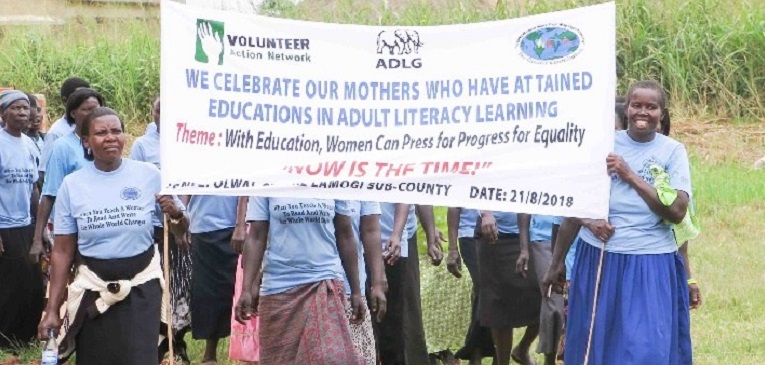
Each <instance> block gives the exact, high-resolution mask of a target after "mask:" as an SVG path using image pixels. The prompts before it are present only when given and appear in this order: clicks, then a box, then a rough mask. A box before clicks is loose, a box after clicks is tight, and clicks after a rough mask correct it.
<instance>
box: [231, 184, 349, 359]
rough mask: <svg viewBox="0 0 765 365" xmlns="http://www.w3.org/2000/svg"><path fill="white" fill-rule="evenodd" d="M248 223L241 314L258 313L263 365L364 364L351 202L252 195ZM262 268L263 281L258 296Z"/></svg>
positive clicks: (241, 318) (245, 317) (238, 311)
mask: <svg viewBox="0 0 765 365" xmlns="http://www.w3.org/2000/svg"><path fill="white" fill-rule="evenodd" d="M247 221H248V222H249V223H250V230H249V232H248V235H247V239H246V240H245V249H244V257H243V259H244V260H243V265H244V280H243V283H242V295H241V297H240V298H239V302H238V303H237V306H236V317H237V320H238V321H240V322H244V321H245V320H248V319H249V318H250V316H251V315H252V314H253V312H255V311H257V313H258V319H259V320H260V322H259V328H258V331H259V337H260V364H261V365H270V364H275V365H276V364H309V363H310V364H314V365H361V364H363V360H362V358H361V356H360V354H359V353H358V352H357V351H356V350H355V348H354V346H353V341H352V339H351V333H350V326H349V325H350V323H356V324H357V323H360V322H361V321H362V320H363V314H364V313H363V312H364V305H363V301H362V293H361V287H360V284H359V272H358V257H357V248H356V239H355V237H354V233H353V228H352V223H351V209H350V204H349V203H348V202H347V201H342V200H329V199H296V198H264V197H251V198H250V201H249V203H248V207H247ZM341 262H342V265H341ZM261 267H262V269H263V278H262V283H261V284H260V285H259V291H255V290H254V289H253V285H255V286H256V287H257V283H256V276H257V274H258V272H260V270H261ZM346 277H347V278H348V279H347V280H348V281H349V282H350V289H351V294H350V301H351V307H352V310H351V312H352V315H351V318H350V323H349V319H348V317H347V316H346V306H347V304H346V303H347V302H346V293H345V289H344V284H343V281H344V280H345V278H346Z"/></svg>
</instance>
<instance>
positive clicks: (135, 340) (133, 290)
mask: <svg viewBox="0 0 765 365" xmlns="http://www.w3.org/2000/svg"><path fill="white" fill-rule="evenodd" d="M123 130H124V125H123V123H122V121H121V120H120V118H119V117H118V116H117V113H116V112H114V111H113V110H111V109H109V108H104V107H99V108H96V109H95V110H93V112H92V113H91V114H90V115H88V116H87V117H86V118H85V119H84V120H83V121H82V125H81V133H82V143H83V147H84V149H85V158H86V159H87V160H88V161H89V162H88V163H87V164H86V165H85V166H84V167H83V168H82V169H80V170H78V171H76V172H74V173H72V174H70V175H68V176H67V177H66V178H64V181H63V183H62V184H61V189H60V190H59V194H58V198H57V200H56V218H55V226H56V232H55V234H56V236H55V245H54V246H53V253H52V259H51V266H52V274H51V283H50V299H49V301H48V306H47V311H46V314H45V317H44V318H43V320H42V321H41V322H40V325H39V326H38V336H39V337H40V338H41V339H46V338H47V337H48V333H49V331H51V330H52V331H54V332H55V331H58V330H59V328H60V327H61V325H62V320H61V317H60V315H59V307H60V306H61V303H62V300H63V299H64V296H65V293H64V290H65V288H66V285H67V283H68V282H69V276H70V267H71V265H72V264H73V263H74V264H75V266H76V269H75V276H74V280H73V281H72V283H71V284H69V290H68V293H67V294H68V295H67V301H68V303H67V304H68V305H67V307H68V308H67V310H68V316H69V321H70V323H69V330H68V332H67V334H66V337H65V338H64V339H63V340H62V342H61V351H60V357H62V358H64V359H65V358H66V357H68V356H69V355H71V350H72V349H76V351H77V363H78V364H128V365H146V364H155V363H156V361H157V357H158V354H157V343H158V340H159V338H160V318H161V315H160V314H161V311H160V308H161V303H162V286H163V277H162V269H161V267H160V262H159V254H158V253H157V248H156V246H155V245H154V242H153V240H152V235H153V233H154V229H153V227H152V217H153V216H154V215H156V214H159V211H157V203H159V205H160V206H161V211H162V212H163V213H165V214H168V216H169V221H170V223H171V227H170V228H171V229H173V230H174V231H176V232H177V233H183V231H184V230H185V228H186V226H187V224H188V220H187V219H186V217H185V214H184V212H183V210H182V205H180V204H179V203H178V202H176V201H175V200H174V199H173V198H172V197H170V196H161V197H160V196H159V195H158V194H159V192H160V188H161V184H160V175H159V170H158V169H157V168H156V167H155V166H154V165H152V164H149V163H146V162H140V161H134V160H131V159H123V158H122V151H123V148H124V146H125V135H124V133H123Z"/></svg>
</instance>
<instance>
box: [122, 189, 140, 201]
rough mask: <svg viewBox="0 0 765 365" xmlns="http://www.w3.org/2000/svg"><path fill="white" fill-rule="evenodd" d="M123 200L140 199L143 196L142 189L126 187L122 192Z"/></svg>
mask: <svg viewBox="0 0 765 365" xmlns="http://www.w3.org/2000/svg"><path fill="white" fill-rule="evenodd" d="M120 197H122V200H138V198H140V197H141V190H139V189H138V188H131V187H125V188H122V192H121V193H120Z"/></svg>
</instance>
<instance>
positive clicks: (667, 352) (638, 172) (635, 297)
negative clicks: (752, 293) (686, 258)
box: [544, 81, 693, 365]
mask: <svg viewBox="0 0 765 365" xmlns="http://www.w3.org/2000/svg"><path fill="white" fill-rule="evenodd" d="M666 100H667V97H666V94H665V93H664V90H663V89H662V87H661V86H660V85H659V84H658V83H656V82H652V81H641V82H637V83H635V84H633V85H631V86H630V89H629V92H628V93H627V100H626V107H627V111H626V113H627V120H628V128H627V130H626V131H620V132H617V133H616V138H615V145H614V153H612V154H609V156H608V158H607V159H606V164H607V167H608V173H609V174H610V176H611V199H610V205H609V214H608V220H594V221H589V222H588V224H587V225H583V222H582V220H581V219H577V218H566V219H564V221H563V223H562V224H561V227H560V229H559V232H558V238H557V242H556V244H555V252H554V255H553V264H552V266H551V268H550V270H549V272H548V273H547V275H546V277H545V280H544V282H545V285H552V284H554V285H556V287H560V286H562V284H563V283H564V280H563V278H564V277H565V275H564V273H565V264H564V259H565V254H566V252H567V251H568V248H569V246H570V245H571V242H572V241H573V239H574V235H575V234H576V232H577V231H578V230H579V228H580V227H582V230H581V232H580V235H579V239H578V248H577V254H576V261H575V263H574V267H573V273H572V278H571V284H570V287H569V299H570V301H569V307H568V314H569V315H568V319H567V323H566V327H567V330H566V345H565V353H564V358H565V362H566V364H576V365H579V364H582V363H583V362H584V359H585V356H586V352H587V349H588V348H589V350H590V352H589V362H588V363H587V365H593V364H595V365H606V364H624V365H632V364H635V365H637V364H662V365H690V364H692V363H693V359H692V348H691V336H690V315H689V311H690V308H689V298H688V286H687V283H686V280H687V277H686V272H685V267H684V264H683V260H682V258H681V257H680V255H679V254H678V252H677V243H676V242H675V238H674V234H673V232H672V226H671V225H669V224H667V223H665V222H667V221H668V222H672V223H675V224H677V223H679V222H681V221H682V220H683V218H684V217H685V214H686V212H687V209H688V202H689V200H690V198H691V192H692V189H691V178H690V168H689V163H688V156H687V154H686V151H685V147H684V146H683V145H682V144H681V143H679V142H677V141H675V140H673V139H671V138H669V137H666V136H664V135H662V134H660V133H657V128H658V127H659V125H660V123H662V121H664V123H665V124H667V125H668V123H669V114H668V111H667V108H666ZM654 165H658V166H659V167H661V168H663V169H664V170H665V171H666V172H667V173H668V174H669V176H670V186H671V188H672V189H675V190H676V191H677V198H676V199H675V200H674V202H672V203H671V204H670V205H668V206H667V205H664V204H663V203H662V202H661V201H660V200H659V197H658V194H657V191H656V189H655V188H654V187H653V177H652V175H651V173H650V169H651V167H652V166H654ZM601 247H605V254H604V259H603V264H602V265H603V266H602V275H601V278H600V283H599V285H600V286H599V291H598V294H597V312H596V313H595V321H594V324H593V332H592V340H591V342H590V341H589V335H590V325H591V323H590V318H591V315H592V310H593V298H594V297H595V292H596V286H597V285H598V283H597V272H598V270H599V267H600V257H601Z"/></svg>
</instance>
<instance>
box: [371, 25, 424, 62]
mask: <svg viewBox="0 0 765 365" xmlns="http://www.w3.org/2000/svg"><path fill="white" fill-rule="evenodd" d="M423 45H424V44H423V43H422V42H421V41H420V33H418V32H417V31H416V30H412V29H395V30H383V31H382V32H380V33H378V34H377V54H380V55H387V56H393V57H389V58H379V59H378V60H377V66H376V67H375V68H386V69H389V68H393V69H398V68H420V67H422V59H421V58H419V57H417V56H415V55H417V54H419V53H420V47H422V46H423ZM412 56H414V57H416V58H413V57H412Z"/></svg>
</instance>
